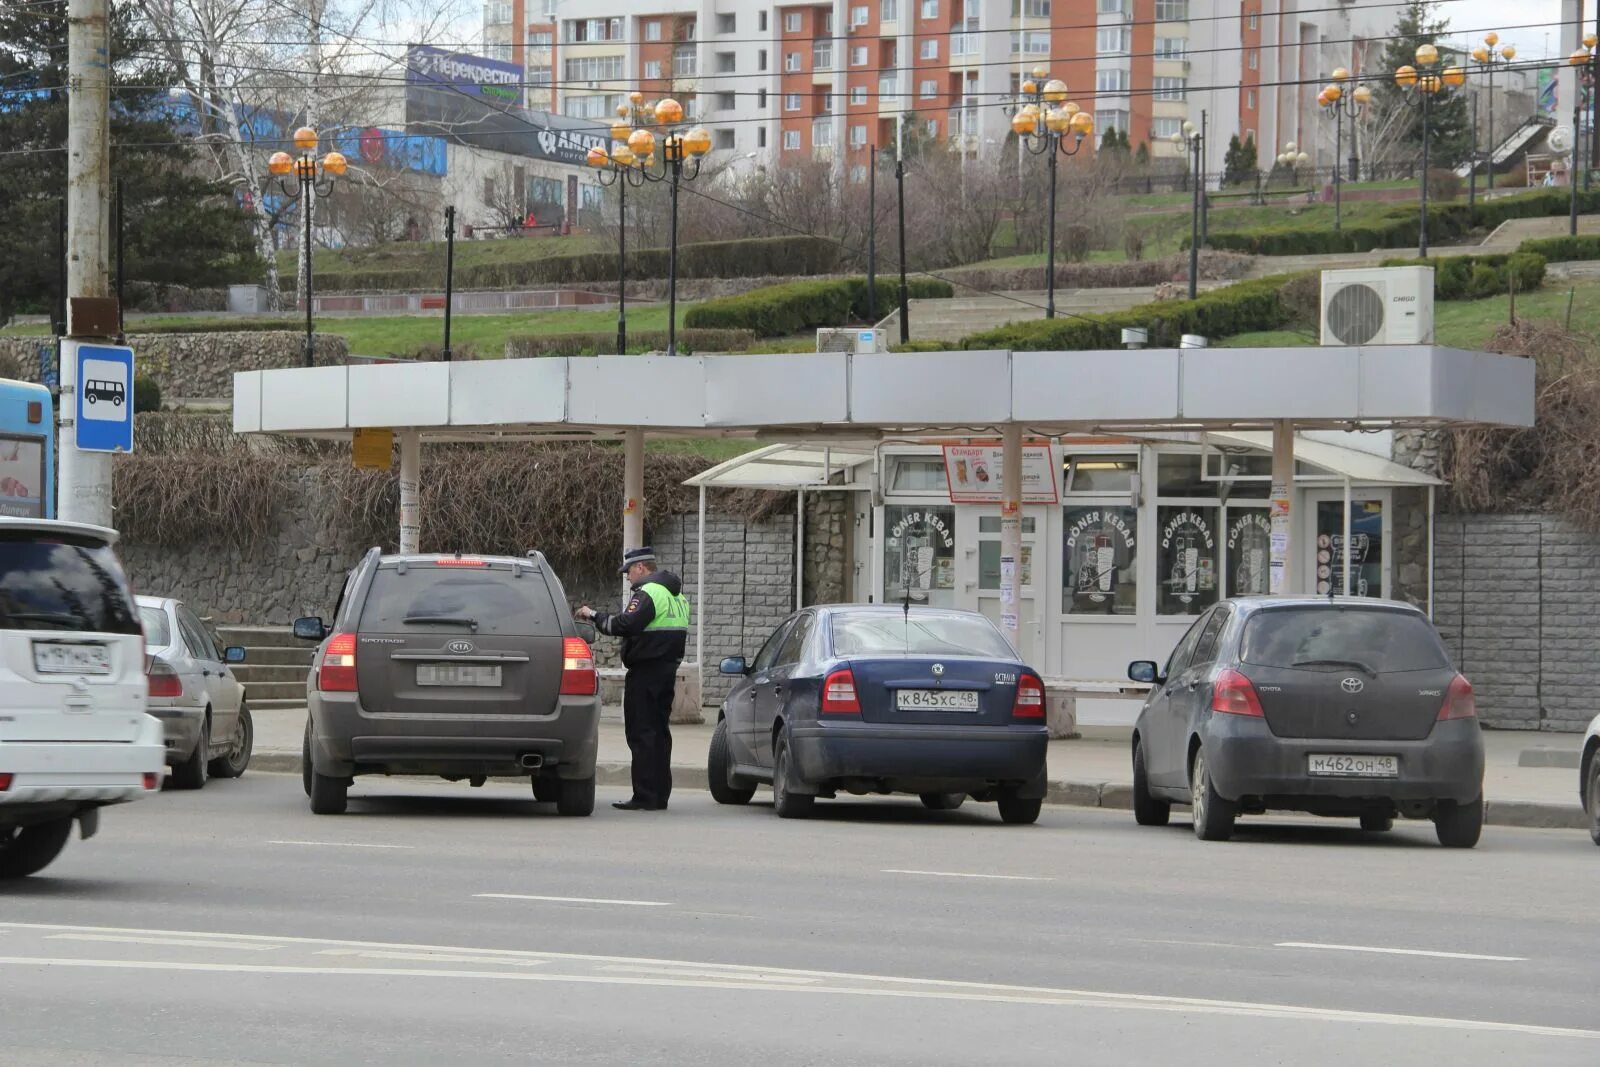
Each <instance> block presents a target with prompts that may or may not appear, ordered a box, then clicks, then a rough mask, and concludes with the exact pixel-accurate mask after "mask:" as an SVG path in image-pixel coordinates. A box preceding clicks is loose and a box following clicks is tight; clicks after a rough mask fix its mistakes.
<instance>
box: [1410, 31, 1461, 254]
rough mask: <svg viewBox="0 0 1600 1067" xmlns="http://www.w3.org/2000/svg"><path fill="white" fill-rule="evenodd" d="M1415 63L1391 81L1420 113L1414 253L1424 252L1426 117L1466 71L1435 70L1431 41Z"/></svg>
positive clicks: (1435, 53)
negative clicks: (1417, 223) (1418, 208)
mask: <svg viewBox="0 0 1600 1067" xmlns="http://www.w3.org/2000/svg"><path fill="white" fill-rule="evenodd" d="M1416 60H1417V65H1416V66H1415V67H1413V66H1410V65H1409V64H1407V65H1405V66H1402V67H1399V68H1398V69H1396V70H1395V72H1394V83H1395V84H1396V85H1398V86H1399V87H1400V88H1401V89H1403V90H1405V92H1404V93H1402V94H1401V97H1400V99H1401V100H1403V101H1404V102H1405V104H1406V106H1407V107H1415V108H1417V109H1418V110H1420V111H1421V112H1422V180H1421V181H1420V182H1419V183H1418V188H1419V189H1420V190H1421V197H1420V199H1421V203H1422V208H1421V216H1420V227H1419V229H1418V231H1417V255H1419V256H1421V257H1423V258H1424V259H1426V258H1427V255H1428V138H1429V136H1430V134H1431V130H1430V128H1429V125H1428V123H1429V119H1430V118H1431V117H1432V114H1433V99H1434V97H1436V96H1441V95H1443V94H1446V93H1448V92H1449V91H1450V90H1451V89H1453V88H1457V87H1459V86H1461V85H1464V84H1466V80H1467V72H1466V71H1465V70H1463V69H1462V68H1461V67H1446V68H1445V69H1444V70H1442V71H1441V70H1440V69H1439V50H1438V49H1437V48H1435V47H1434V46H1433V45H1431V44H1424V45H1418V46H1417V54H1416Z"/></svg>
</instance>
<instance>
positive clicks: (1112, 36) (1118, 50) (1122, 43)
mask: <svg viewBox="0 0 1600 1067" xmlns="http://www.w3.org/2000/svg"><path fill="white" fill-rule="evenodd" d="M1094 42H1095V52H1096V53H1098V54H1099V55H1102V56H1125V55H1127V54H1128V53H1129V51H1131V50H1132V47H1133V31H1132V30H1131V29H1129V28H1128V27H1126V26H1102V27H1100V29H1098V30H1096V31H1095V35H1094Z"/></svg>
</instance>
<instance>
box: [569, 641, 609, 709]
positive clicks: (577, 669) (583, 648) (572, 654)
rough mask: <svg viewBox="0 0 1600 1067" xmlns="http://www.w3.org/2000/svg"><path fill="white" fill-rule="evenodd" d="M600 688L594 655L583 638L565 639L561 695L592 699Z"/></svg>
mask: <svg viewBox="0 0 1600 1067" xmlns="http://www.w3.org/2000/svg"><path fill="white" fill-rule="evenodd" d="M599 687H600V675H599V674H597V673H596V672H595V669H594V653H593V652H592V651H591V650H590V648H589V645H588V642H586V641H584V639H583V638H581V637H567V638H563V639H562V642H561V695H562V696H569V697H592V696H594V694H595V691H596V690H597V689H599Z"/></svg>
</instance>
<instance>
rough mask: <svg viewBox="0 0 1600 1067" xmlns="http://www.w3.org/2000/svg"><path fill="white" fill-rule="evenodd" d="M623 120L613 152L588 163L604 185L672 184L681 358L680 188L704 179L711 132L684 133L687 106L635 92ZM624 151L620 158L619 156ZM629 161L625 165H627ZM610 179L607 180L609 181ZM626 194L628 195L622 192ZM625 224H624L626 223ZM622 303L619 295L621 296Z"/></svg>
mask: <svg viewBox="0 0 1600 1067" xmlns="http://www.w3.org/2000/svg"><path fill="white" fill-rule="evenodd" d="M617 118H618V119H619V120H620V121H618V122H617V123H616V124H614V125H613V126H612V127H611V139H612V141H613V142H614V143H613V145H612V147H611V151H610V152H609V153H608V152H606V150H605V149H603V148H600V147H598V146H597V147H595V148H594V149H591V150H590V152H589V155H588V162H589V165H590V166H592V167H597V168H599V169H600V170H601V178H600V180H601V182H602V184H607V185H611V184H615V185H618V187H619V188H621V187H622V186H623V184H628V185H633V186H635V187H637V186H639V185H642V184H643V183H644V182H668V183H670V186H671V189H672V216H671V217H672V223H671V226H670V229H669V234H670V237H669V243H668V247H667V355H669V356H675V355H677V354H678V187H679V186H680V185H682V184H683V183H684V182H686V181H693V180H694V179H695V178H697V177H699V176H700V161H701V160H702V159H703V158H704V157H705V154H706V153H707V152H709V151H711V134H710V133H708V132H706V130H705V128H704V127H701V126H696V127H695V128H693V129H691V130H688V131H684V130H683V129H682V123H683V105H682V104H680V103H678V102H677V101H676V100H673V99H671V98H670V97H667V98H663V99H661V100H657V101H656V102H655V103H654V104H647V103H645V102H644V94H643V93H640V92H638V91H637V90H636V91H634V92H632V93H629V94H628V103H625V104H618V105H617ZM652 126H654V127H658V128H660V129H661V130H662V131H663V133H662V136H661V138H660V148H661V156H660V158H659V160H658V159H657V156H656V147H657V139H656V135H655V133H653V132H652V131H651V129H650V127H652ZM619 153H621V155H619ZM625 161H626V162H625ZM607 175H609V176H610V177H609V180H608V178H607ZM624 195H626V194H624ZM624 225H625V221H624ZM618 298H619V301H620V298H621V293H620V292H619V293H618ZM618 312H619V313H618V320H617V336H618V345H619V348H620V347H621V345H622V343H623V342H624V341H626V339H627V338H626V336H625V332H624V331H625V326H624V323H623V320H622V316H621V305H620V303H619V305H618Z"/></svg>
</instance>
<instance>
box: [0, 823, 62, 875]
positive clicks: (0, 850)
mask: <svg viewBox="0 0 1600 1067" xmlns="http://www.w3.org/2000/svg"><path fill="white" fill-rule="evenodd" d="M71 836H72V819H71V817H68V818H65V819H53V820H51V821H50V822H42V823H35V824H34V825H32V826H13V827H5V828H0V879H6V878H26V877H28V875H30V874H37V873H38V872H39V871H42V870H44V869H45V868H46V867H48V866H49V865H50V863H51V861H52V860H54V859H55V858H56V857H57V856H59V855H61V850H62V849H64V848H66V847H67V838H69V837H71Z"/></svg>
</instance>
